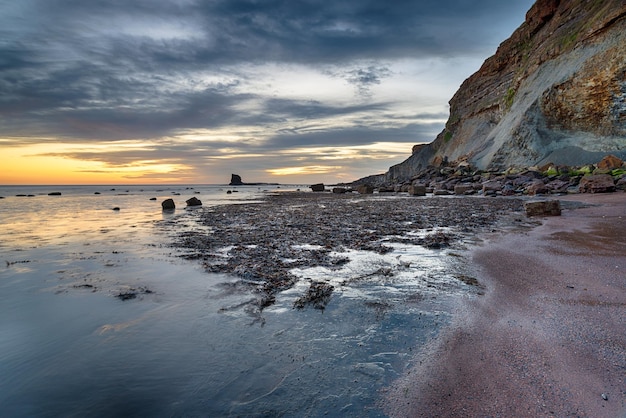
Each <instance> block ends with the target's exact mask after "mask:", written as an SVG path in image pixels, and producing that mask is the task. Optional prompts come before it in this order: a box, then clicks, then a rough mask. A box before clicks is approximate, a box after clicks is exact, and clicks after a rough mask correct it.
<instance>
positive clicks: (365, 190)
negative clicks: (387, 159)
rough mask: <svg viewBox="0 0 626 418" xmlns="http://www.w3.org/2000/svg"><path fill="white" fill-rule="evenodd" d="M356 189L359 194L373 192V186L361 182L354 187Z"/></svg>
mask: <svg viewBox="0 0 626 418" xmlns="http://www.w3.org/2000/svg"><path fill="white" fill-rule="evenodd" d="M356 191H357V192H359V194H372V193H374V188H373V187H372V186H370V185H369V184H362V185H360V186H359V187H357V188H356Z"/></svg>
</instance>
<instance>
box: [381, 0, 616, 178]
mask: <svg viewBox="0 0 626 418" xmlns="http://www.w3.org/2000/svg"><path fill="white" fill-rule="evenodd" d="M606 154H613V155H617V156H619V157H621V158H622V159H624V158H626V0H589V1H585V0H573V1H565V0H560V1H559V0H538V1H537V2H536V3H535V4H534V5H533V7H532V8H531V9H530V10H529V11H528V13H527V14H526V20H525V22H524V23H523V24H522V25H521V26H520V27H519V28H518V29H517V30H516V31H515V32H514V33H513V35H512V36H511V37H510V38H509V39H507V40H506V41H504V42H503V43H502V44H501V45H500V46H499V48H498V50H497V51H496V53H495V54H494V55H493V56H492V57H490V58H488V59H487V60H486V61H485V62H484V63H483V65H482V67H481V68H480V70H478V71H477V72H476V73H475V74H473V75H472V76H470V77H469V78H468V79H467V80H465V82H464V83H463V84H462V85H461V87H460V88H459V90H458V91H457V93H456V94H455V95H454V97H453V98H452V99H451V100H450V117H449V119H448V122H447V123H446V127H445V129H444V130H443V131H442V132H441V133H440V134H439V135H438V136H437V138H436V139H435V140H434V141H433V142H432V143H430V144H425V145H420V146H416V147H414V151H413V155H411V157H409V158H408V159H407V160H405V161H404V162H402V163H400V164H398V165H395V166H393V167H391V168H390V169H389V171H388V172H387V173H386V174H385V176H384V177H385V179H384V181H385V182H387V183H396V182H402V181H406V180H408V179H410V178H411V177H412V176H414V175H415V174H416V173H418V172H419V171H420V170H422V169H423V168H425V167H426V166H428V165H432V164H435V165H437V163H438V162H439V161H441V160H442V159H444V158H447V159H449V160H450V161H453V160H459V159H463V160H467V161H468V162H470V163H471V164H472V165H473V166H475V167H477V168H479V169H500V170H502V169H506V168H509V167H528V166H533V165H539V164H544V163H547V162H552V163H554V164H567V165H582V164H588V163H592V162H596V161H598V160H599V159H601V158H602V156H603V155H606ZM381 177H382V176H381ZM381 180H382V179H381Z"/></svg>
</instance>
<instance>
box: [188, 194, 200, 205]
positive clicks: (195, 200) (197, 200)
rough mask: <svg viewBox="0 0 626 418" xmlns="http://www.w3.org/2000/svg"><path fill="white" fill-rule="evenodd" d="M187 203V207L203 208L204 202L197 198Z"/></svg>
mask: <svg viewBox="0 0 626 418" xmlns="http://www.w3.org/2000/svg"><path fill="white" fill-rule="evenodd" d="M185 203H187V206H202V201H201V200H200V199H198V198H197V197H195V196H194V197H192V198H191V199H187V200H186V201H185Z"/></svg>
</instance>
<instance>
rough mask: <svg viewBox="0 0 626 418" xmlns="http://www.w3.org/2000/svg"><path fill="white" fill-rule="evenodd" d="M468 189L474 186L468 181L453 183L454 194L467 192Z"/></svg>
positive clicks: (471, 189) (472, 189) (472, 188)
mask: <svg viewBox="0 0 626 418" xmlns="http://www.w3.org/2000/svg"><path fill="white" fill-rule="evenodd" d="M469 191H472V192H473V191H474V186H472V185H471V184H469V183H464V184H455V185H454V194H467V193H468V192H469Z"/></svg>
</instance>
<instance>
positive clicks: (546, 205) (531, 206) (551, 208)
mask: <svg viewBox="0 0 626 418" xmlns="http://www.w3.org/2000/svg"><path fill="white" fill-rule="evenodd" d="M524 210H525V211H526V216H529V217H530V216H560V215H561V203H560V202H559V201H558V200H541V201H538V202H524Z"/></svg>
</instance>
